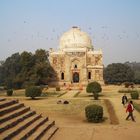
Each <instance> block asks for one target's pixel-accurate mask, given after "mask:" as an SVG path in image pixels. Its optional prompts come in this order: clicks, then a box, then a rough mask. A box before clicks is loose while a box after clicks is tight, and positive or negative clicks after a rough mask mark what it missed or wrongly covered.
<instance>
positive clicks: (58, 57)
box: [49, 27, 104, 85]
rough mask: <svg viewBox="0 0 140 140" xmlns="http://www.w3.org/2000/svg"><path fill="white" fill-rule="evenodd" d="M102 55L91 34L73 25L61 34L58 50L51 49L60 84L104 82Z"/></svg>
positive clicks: (52, 63) (51, 58)
mask: <svg viewBox="0 0 140 140" xmlns="http://www.w3.org/2000/svg"><path fill="white" fill-rule="evenodd" d="M102 56H103V54H102V51H101V50H98V51H96V50H94V47H93V45H92V41H91V38H90V37H89V35H88V34H87V33H85V32H83V31H81V30H80V29H79V28H78V27H72V28H71V29H70V30H69V31H67V32H65V33H64V34H63V35H62V36H61V38H60V44H59V50H58V51H53V50H52V49H50V52H49V59H50V64H51V66H52V67H53V68H54V70H55V71H56V73H57V76H58V82H57V83H58V84H59V85H67V84H78V83H79V84H81V85H87V84H88V82H91V81H98V82H99V83H101V84H103V83H104V81H103V63H102ZM54 84H55V83H54Z"/></svg>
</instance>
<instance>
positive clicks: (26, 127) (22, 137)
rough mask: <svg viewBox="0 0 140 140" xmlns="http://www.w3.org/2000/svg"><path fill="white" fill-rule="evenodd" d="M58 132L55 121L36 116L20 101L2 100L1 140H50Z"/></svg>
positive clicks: (0, 116)
mask: <svg viewBox="0 0 140 140" xmlns="http://www.w3.org/2000/svg"><path fill="white" fill-rule="evenodd" d="M57 130H58V127H56V126H55V121H51V120H49V119H48V117H45V118H44V117H42V115H41V114H36V112H35V111H32V110H31V109H30V107H26V106H24V104H23V103H19V101H18V100H6V99H0V139H1V140H49V139H51V137H52V136H53V135H54V134H55V132H56V131H57Z"/></svg>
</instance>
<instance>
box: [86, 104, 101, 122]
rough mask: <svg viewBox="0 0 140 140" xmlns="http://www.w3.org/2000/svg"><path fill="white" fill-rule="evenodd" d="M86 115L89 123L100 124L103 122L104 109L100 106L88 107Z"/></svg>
mask: <svg viewBox="0 0 140 140" xmlns="http://www.w3.org/2000/svg"><path fill="white" fill-rule="evenodd" d="M85 115H86V118H87V120H88V121H89V122H94V123H99V122H101V121H102V120H103V107H102V106H99V105H88V106H87V107H86V108H85Z"/></svg>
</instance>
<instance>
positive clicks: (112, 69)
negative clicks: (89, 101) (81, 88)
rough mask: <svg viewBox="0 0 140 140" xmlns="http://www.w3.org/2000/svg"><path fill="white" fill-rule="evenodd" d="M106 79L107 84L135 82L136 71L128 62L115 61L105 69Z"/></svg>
mask: <svg viewBox="0 0 140 140" xmlns="http://www.w3.org/2000/svg"><path fill="white" fill-rule="evenodd" d="M104 80H105V83H107V84H118V83H123V82H133V80H134V71H133V70H132V69H131V67H129V66H128V65H126V64H121V63H113V64H110V65H108V66H107V67H106V68H105V69H104Z"/></svg>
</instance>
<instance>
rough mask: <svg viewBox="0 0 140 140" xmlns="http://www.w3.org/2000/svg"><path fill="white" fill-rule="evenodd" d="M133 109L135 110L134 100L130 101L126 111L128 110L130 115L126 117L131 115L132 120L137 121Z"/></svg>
mask: <svg viewBox="0 0 140 140" xmlns="http://www.w3.org/2000/svg"><path fill="white" fill-rule="evenodd" d="M133 111H134V106H133V102H132V101H130V102H129V104H128V106H127V108H126V113H127V112H128V113H129V114H128V116H127V117H126V120H128V119H129V117H131V119H132V121H134V122H135V119H134V116H133Z"/></svg>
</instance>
